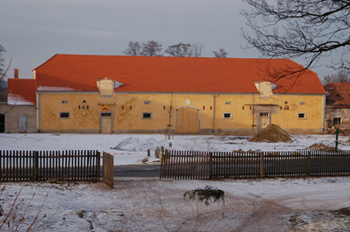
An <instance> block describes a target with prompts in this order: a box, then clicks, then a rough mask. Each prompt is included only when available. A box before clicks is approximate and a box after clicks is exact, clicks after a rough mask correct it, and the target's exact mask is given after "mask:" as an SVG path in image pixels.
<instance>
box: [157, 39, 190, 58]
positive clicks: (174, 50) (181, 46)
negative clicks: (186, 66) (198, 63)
mask: <svg viewBox="0 0 350 232" xmlns="http://www.w3.org/2000/svg"><path fill="white" fill-rule="evenodd" d="M164 52H165V53H168V54H169V55H170V56H177V57H191V56H192V51H191V44H188V43H183V42H181V43H178V44H174V45H171V46H169V47H168V48H167V49H166V50H165V51H164Z"/></svg>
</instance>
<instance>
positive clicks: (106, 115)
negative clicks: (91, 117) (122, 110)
mask: <svg viewBox="0 0 350 232" xmlns="http://www.w3.org/2000/svg"><path fill="white" fill-rule="evenodd" d="M101 117H112V113H101Z"/></svg>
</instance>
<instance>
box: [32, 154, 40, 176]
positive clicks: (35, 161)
mask: <svg viewBox="0 0 350 232" xmlns="http://www.w3.org/2000/svg"><path fill="white" fill-rule="evenodd" d="M38 153H39V152H38V151H34V152H33V155H34V156H33V158H34V162H33V165H34V166H33V181H37V180H38V171H39V162H38V161H39V154H38Z"/></svg>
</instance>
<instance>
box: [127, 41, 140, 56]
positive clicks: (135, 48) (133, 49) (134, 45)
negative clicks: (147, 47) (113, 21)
mask: <svg viewBox="0 0 350 232" xmlns="http://www.w3.org/2000/svg"><path fill="white" fill-rule="evenodd" d="M141 49H142V47H141V45H140V43H139V42H133V41H129V43H128V47H127V49H125V50H124V51H123V53H124V54H125V55H128V56H140V55H141Z"/></svg>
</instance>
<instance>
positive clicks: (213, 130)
mask: <svg viewBox="0 0 350 232" xmlns="http://www.w3.org/2000/svg"><path fill="white" fill-rule="evenodd" d="M214 132H215V95H214V94H213V129H212V133H214Z"/></svg>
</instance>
